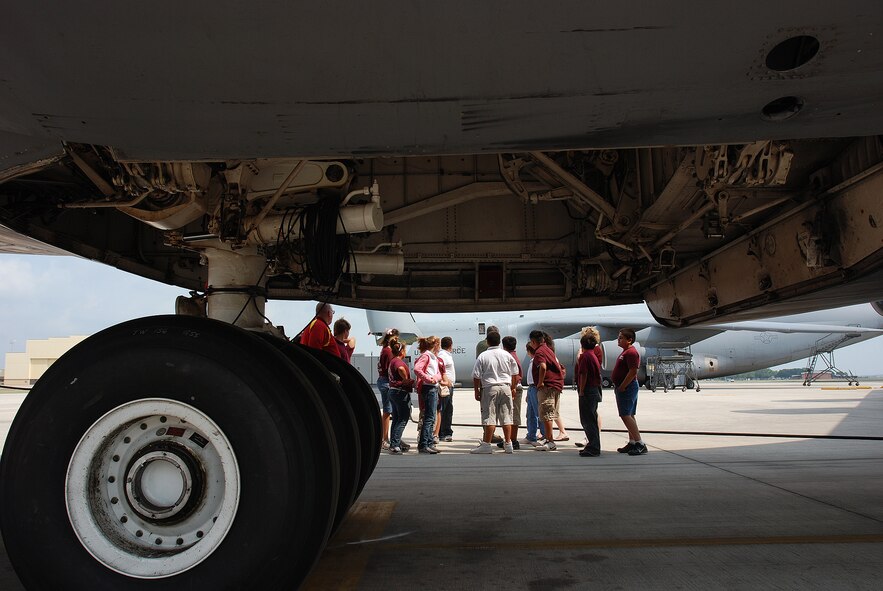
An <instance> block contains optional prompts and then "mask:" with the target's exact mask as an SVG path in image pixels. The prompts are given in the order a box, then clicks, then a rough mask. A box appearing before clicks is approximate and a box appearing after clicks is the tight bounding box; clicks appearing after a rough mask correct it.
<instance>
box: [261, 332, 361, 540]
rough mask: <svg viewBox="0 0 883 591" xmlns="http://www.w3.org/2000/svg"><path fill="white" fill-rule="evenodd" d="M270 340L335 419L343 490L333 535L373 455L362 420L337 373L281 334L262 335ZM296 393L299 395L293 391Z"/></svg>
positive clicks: (333, 422) (334, 424)
mask: <svg viewBox="0 0 883 591" xmlns="http://www.w3.org/2000/svg"><path fill="white" fill-rule="evenodd" d="M260 336H262V337H264V338H265V339H266V340H267V342H269V343H270V344H271V345H273V346H274V347H276V348H277V349H279V350H280V351H282V353H283V354H284V355H285V356H286V357H287V358H288V359H289V360H290V361H291V363H292V364H293V365H294V366H295V367H296V368H297V371H300V372H303V374H304V376H305V377H306V379H308V380H309V381H310V382H311V383H312V384H313V387H314V388H315V389H316V391H317V392H318V394H319V399H320V400H321V401H322V404H323V405H324V406H325V410H326V411H327V412H328V416H329V418H330V419H331V426H332V429H333V431H334V436H335V438H336V440H337V451H338V463H339V464H340V491H339V494H338V497H337V509H336V511H335V515H334V523H333V525H332V527H331V534H332V535H334V533H335V532H336V531H337V529H338V528H339V527H340V524H341V523H342V522H343V518H344V517H345V516H346V514H347V511H349V509H350V507H351V506H352V504H353V502H354V501H355V500H356V495H357V491H359V490H361V486H362V484H363V483H362V462H363V459H362V458H363V456H366V455H370V453H369V452H367V451H363V450H362V443H361V441H360V440H359V437H358V434H359V421H358V420H357V417H356V415H355V412H354V411H353V406H352V404H351V402H350V400H349V396H347V395H346V393H345V392H344V391H343V387H342V386H341V384H340V382H339V380H338V378H337V376H336V375H333V374H332V373H331V372H330V371H328V369H327V368H326V367H325V366H324V365H322V364H321V363H320V362H319V361H317V360H316V358H315V357H313V356H312V355H310V354H309V353H308V352H306V351H304V348H303V347H299V346H297V345H295V344H294V343H291V342H288V341H285V340H282V339H279V338H277V337H274V336H271V335H267V334H262V335H260ZM292 395H294V396H297V395H299V393H298V392H292Z"/></svg>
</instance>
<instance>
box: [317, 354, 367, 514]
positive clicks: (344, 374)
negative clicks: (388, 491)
mask: <svg viewBox="0 0 883 591" xmlns="http://www.w3.org/2000/svg"><path fill="white" fill-rule="evenodd" d="M301 350H303V351H306V352H307V353H309V354H310V355H312V356H313V357H315V358H316V360H317V361H319V362H320V363H321V364H322V365H324V366H325V367H326V368H327V369H328V370H329V371H330V372H332V373H334V374H335V375H337V376H339V377H340V385H341V387H342V388H343V391H344V392H345V393H346V395H347V396H348V397H349V401H350V403H351V404H352V405H353V411H354V412H355V414H356V421H357V422H358V426H359V440H360V441H361V443H362V465H361V472H362V473H361V477H360V480H359V486H358V488H357V490H356V496H358V495H359V494H360V493H361V492H362V489H363V488H364V487H365V484H366V483H367V482H368V478H370V477H371V474H372V473H373V472H374V468H375V467H376V466H377V462H378V460H379V459H380V428H381V427H380V405H378V404H377V397H376V396H375V394H374V390H373V389H372V388H371V385H370V384H369V383H368V382H367V381H365V378H363V377H362V374H360V373H359V371H358V370H357V369H356V368H355V367H353V366H352V365H350V364H349V363H347V362H346V361H344V360H343V359H341V358H340V357H337V356H336V355H332V354H330V353H327V352H325V351H320V350H319V349H312V348H310V347H301Z"/></svg>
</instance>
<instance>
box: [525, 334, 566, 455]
mask: <svg viewBox="0 0 883 591" xmlns="http://www.w3.org/2000/svg"><path fill="white" fill-rule="evenodd" d="M530 342H531V344H532V345H533V346H534V349H535V350H534V354H533V380H534V383H535V384H536V385H537V401H538V403H539V410H540V419H541V420H542V422H543V429H544V432H545V435H546V443H544V444H543V445H538V446H537V447H535V448H534V449H536V450H538V451H556V450H557V449H558V446H557V445H556V444H555V437H554V435H553V434H552V424H553V423H554V421H555V419H557V418H558V404H559V402H560V399H561V391H562V390H563V389H564V372H563V371H562V370H561V366H560V365H559V364H558V359H557V358H556V357H555V352H554V351H552V349H550V348H549V346H548V345H546V342H545V339H544V337H543V332H542V331H540V330H533V331H531V333H530Z"/></svg>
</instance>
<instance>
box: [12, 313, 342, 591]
mask: <svg viewBox="0 0 883 591" xmlns="http://www.w3.org/2000/svg"><path fill="white" fill-rule="evenodd" d="M294 375H295V374H294V373H293V372H292V371H290V363H288V362H287V360H286V359H285V357H284V356H282V355H281V354H280V353H279V352H278V351H277V350H276V349H274V348H273V347H271V346H269V345H268V344H267V343H266V342H264V341H262V340H261V339H258V338H256V337H254V336H253V335H251V334H249V333H247V332H245V331H243V330H240V329H238V328H235V327H233V326H230V325H227V324H224V323H221V322H216V321H213V320H206V319H201V318H192V317H183V316H177V317H176V316H159V317H152V318H143V319H139V320H134V321H131V322H126V323H123V324H120V325H117V326H115V327H112V328H109V329H107V330H105V331H103V332H101V333H98V334H96V335H95V336H93V337H90V338H89V339H87V340H85V341H83V342H82V343H81V344H79V345H77V346H76V347H75V348H73V349H72V350H71V351H70V352H68V353H67V354H66V355H65V356H63V357H62V358H61V359H59V360H58V361H57V362H56V363H54V364H53V365H52V366H51V367H50V368H49V370H48V371H47V372H46V374H45V375H44V376H43V377H42V378H41V379H40V380H39V382H38V383H37V384H36V385H35V386H34V388H33V389H32V391H31V392H30V394H29V395H28V396H27V398H26V399H25V401H24V403H23V404H22V406H21V408H20V410H19V412H18V414H17V416H16V418H15V420H14V422H13V424H12V427H11V429H10V432H9V436H8V438H7V440H6V445H5V448H4V451H3V457H2V461H0V528H2V532H3V537H4V541H5V545H6V549H7V552H8V555H9V558H10V561H11V562H12V564H13V566H14V567H15V570H16V572H17V573H18V575H19V577H20V578H21V579H22V582H23V583H24V585H25V587H27V588H28V589H66V588H71V585H75V586H76V587H77V588H83V589H93V590H119V589H163V590H166V589H168V590H173V589H174V590H178V589H231V588H237V589H238V588H255V589H271V588H281V587H283V586H285V587H291V588H296V587H297V586H298V585H299V584H300V582H301V581H302V580H303V579H304V578H305V577H306V575H307V574H308V573H309V570H310V569H311V568H312V566H313V564H314V563H315V561H316V559H317V558H318V555H319V554H320V552H321V550H322V549H323V548H324V545H325V542H326V540H327V537H328V534H329V531H330V528H331V524H332V519H333V516H334V511H335V507H336V503H337V491H338V488H339V468H338V463H337V460H338V458H337V452H336V449H335V440H334V438H333V437H332V436H331V426H330V422H329V419H328V416H327V413H326V412H325V409H324V407H323V405H322V404H321V403H320V402H319V400H318V394H317V393H316V391H315V389H314V388H313V386H312V384H310V383H309V382H308V381H307V380H303V382H302V383H295V384H292V379H293V376H294ZM292 387H295V388H297V390H298V391H299V394H300V395H299V396H288V395H286V393H287V392H288V391H289V390H290V389H291V388H292Z"/></svg>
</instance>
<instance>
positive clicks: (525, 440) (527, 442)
mask: <svg viewBox="0 0 883 591" xmlns="http://www.w3.org/2000/svg"><path fill="white" fill-rule="evenodd" d="M518 442H519V443H520V444H521V445H530V446H531V447H536V446H537V445H539V444H538V443H537V442H536V441H531V440H530V439H528V438H527V437H524V438H522V439H519V440H518Z"/></svg>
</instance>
